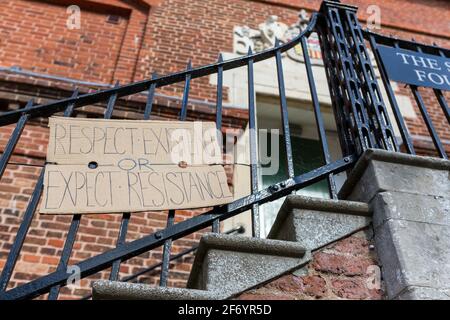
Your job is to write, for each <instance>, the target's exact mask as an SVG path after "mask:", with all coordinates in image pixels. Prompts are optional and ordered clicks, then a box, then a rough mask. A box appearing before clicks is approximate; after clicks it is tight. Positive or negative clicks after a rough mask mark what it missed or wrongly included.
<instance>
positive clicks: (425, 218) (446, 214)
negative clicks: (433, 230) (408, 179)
mask: <svg viewBox="0 0 450 320" xmlns="http://www.w3.org/2000/svg"><path fill="white" fill-rule="evenodd" d="M373 207H374V209H375V210H376V212H377V214H376V215H375V216H374V218H373V224H374V227H375V228H377V227H379V226H380V225H382V224H383V223H384V222H386V221H387V220H391V219H401V220H409V221H415V222H423V223H432V224H440V225H445V226H449V227H450V198H444V197H440V196H427V195H418V194H410V193H403V192H402V193H398V192H382V193H379V194H378V195H377V196H376V197H375V198H374V201H373Z"/></svg>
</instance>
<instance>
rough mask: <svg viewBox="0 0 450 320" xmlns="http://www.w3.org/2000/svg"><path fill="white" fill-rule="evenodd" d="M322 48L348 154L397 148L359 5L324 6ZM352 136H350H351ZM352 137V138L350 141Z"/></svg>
mask: <svg viewBox="0 0 450 320" xmlns="http://www.w3.org/2000/svg"><path fill="white" fill-rule="evenodd" d="M320 11H321V14H322V21H321V22H322V24H321V27H320V29H319V30H320V33H321V37H320V39H321V47H322V53H323V56H324V61H325V68H326V71H327V72H326V74H327V77H328V78H329V80H328V81H329V85H330V92H331V93H332V94H331V98H332V102H333V108H334V110H335V113H336V112H337V113H338V115H337V116H336V120H337V121H340V122H341V123H338V128H339V130H344V132H340V136H341V143H342V142H345V145H343V150H344V153H347V152H352V151H356V152H357V153H358V154H360V153H362V152H363V151H365V150H366V149H368V148H381V149H386V150H392V151H397V150H398V144H397V141H396V139H395V135H394V130H393V128H392V125H391V122H390V120H389V117H388V114H387V111H386V106H385V104H384V102H383V98H382V96H381V90H380V88H379V86H378V82H377V80H376V76H375V73H374V69H373V66H372V64H371V61H370V57H369V55H368V50H367V47H366V44H365V42H364V38H363V35H362V29H361V25H360V24H359V22H358V20H357V17H356V12H357V7H354V6H349V5H345V4H341V3H339V2H335V1H324V2H323V3H322V6H321V9H320ZM349 138H350V139H349ZM349 140H350V141H351V142H350V143H349Z"/></svg>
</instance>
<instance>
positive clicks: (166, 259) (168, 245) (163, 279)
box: [159, 61, 192, 287]
mask: <svg viewBox="0 0 450 320" xmlns="http://www.w3.org/2000/svg"><path fill="white" fill-rule="evenodd" d="M186 70H188V71H190V70H192V65H191V61H189V62H188V64H187V68H186ZM190 84H191V74H190V73H189V72H188V73H187V74H186V78H185V81H184V90H183V100H182V102H181V111H180V121H186V118H187V107H188V101H189V89H190ZM174 220H175V210H169V213H168V215H167V224H166V228H168V227H171V226H172V225H173V223H174ZM171 249H172V239H168V240H167V241H166V242H164V247H163V257H162V267H161V276H160V279H159V285H160V286H161V287H166V286H167V279H168V277H169V267H170V251H171Z"/></svg>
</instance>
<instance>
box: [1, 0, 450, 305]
mask: <svg viewBox="0 0 450 320" xmlns="http://www.w3.org/2000/svg"><path fill="white" fill-rule="evenodd" d="M313 32H315V33H317V34H318V36H319V38H320V43H321V48H322V55H323V61H324V69H325V72H326V76H327V80H328V85H329V91H330V97H331V101H332V107H333V113H334V116H335V120H336V126H337V131H338V134H339V140H340V144H341V149H342V157H341V158H340V159H338V160H336V161H332V160H331V156H330V151H329V146H328V142H327V137H326V134H325V125H324V121H323V115H322V112H321V109H320V103H319V99H318V95H317V90H316V82H315V79H314V75H313V71H312V64H311V60H310V57H309V55H308V50H307V49H308V43H307V41H306V40H307V38H308V37H309V36H310V35H311V34H312V33H313ZM366 40H367V41H369V42H370V44H371V46H372V50H373V51H374V53H375V57H376V61H377V63H378V65H379V70H380V73H381V77H382V80H383V84H384V86H385V89H386V90H387V93H388V98H389V102H390V104H391V107H392V110H393V113H394V116H395V120H396V121H397V124H398V127H399V130H400V134H401V138H402V141H403V145H404V146H405V148H406V150H407V152H408V153H411V154H414V149H413V143H412V141H411V138H410V136H409V134H408V130H407V127H406V124H405V122H404V120H403V118H402V115H401V112H400V109H399V107H398V105H397V103H396V100H395V95H394V92H393V90H392V87H391V85H390V83H389V79H388V78H387V76H386V73H385V72H384V70H383V65H382V63H381V60H380V58H379V56H378V54H377V45H380V44H383V45H392V44H395V43H398V45H399V46H400V47H408V48H409V47H410V46H413V45H412V44H411V43H410V42H405V41H400V40H397V39H392V38H387V37H384V36H380V35H376V34H374V33H370V32H367V31H366V32H363V31H362V29H361V26H360V24H359V22H358V21H357V19H356V8H355V7H352V6H347V5H342V4H340V3H337V2H331V1H324V2H323V4H322V7H321V10H320V12H318V13H314V14H313V15H312V17H311V20H310V22H309V24H308V26H307V27H306V29H305V30H304V31H302V32H301V33H300V34H299V35H298V36H297V37H295V38H294V39H292V40H291V41H289V42H287V43H280V42H279V41H276V43H275V46H274V47H273V48H271V49H268V50H265V51H262V52H258V53H253V52H252V51H249V52H248V54H247V55H245V56H243V57H240V58H236V59H231V60H227V61H223V59H222V57H221V56H219V59H218V61H217V62H216V63H213V64H210V65H207V66H202V67H196V68H193V67H192V66H191V64H190V63H189V64H188V66H187V68H186V70H184V71H182V72H178V73H174V74H170V75H165V76H159V75H155V74H154V75H153V76H152V78H151V79H150V80H145V81H141V82H137V83H133V84H127V85H119V84H117V85H116V86H115V87H114V88H111V89H107V90H101V91H98V92H95V93H88V94H83V95H80V94H79V93H78V91H77V90H75V91H74V93H73V95H72V96H71V97H70V98H67V99H62V100H59V101H56V102H52V103H47V104H42V105H34V104H33V102H32V101H30V102H29V103H28V104H27V106H26V107H25V108H23V109H20V110H15V111H10V112H5V113H3V114H2V115H0V126H5V125H10V124H16V127H15V129H14V131H13V133H12V134H11V137H10V140H9V142H8V144H7V145H6V147H5V149H4V152H3V155H2V156H1V159H0V176H1V175H3V173H4V171H5V168H6V166H7V165H8V163H9V161H10V158H11V156H12V154H13V152H14V148H15V146H16V144H17V142H18V140H19V138H20V135H21V133H22V131H23V129H24V127H25V125H26V124H27V122H28V121H29V120H30V119H33V118H36V117H48V116H51V115H52V114H55V113H58V112H64V116H66V117H70V116H71V115H72V113H73V111H74V110H76V109H78V108H82V107H84V106H88V105H92V104H101V103H105V102H106V109H105V112H104V118H105V119H109V118H111V117H112V116H113V112H114V107H115V104H116V101H117V100H118V99H120V98H122V97H125V96H130V95H133V94H136V93H141V92H146V93H147V101H146V106H145V109H144V113H143V119H145V120H149V119H151V115H152V107H153V105H154V101H153V100H154V95H155V90H156V89H158V88H162V87H165V86H169V85H173V84H177V83H183V84H184V90H183V98H182V103H181V109H180V113H179V120H182V121H185V120H186V119H187V114H188V103H189V91H190V83H191V81H192V80H193V79H197V78H200V77H206V76H209V75H212V74H216V75H217V101H216V110H215V112H216V126H217V128H218V129H220V128H222V111H223V108H222V105H223V103H222V98H223V94H222V93H223V73H224V72H226V71H227V70H230V69H234V68H239V67H246V68H247V76H248V111H249V119H248V122H249V129H250V136H249V141H250V143H249V148H250V150H249V152H250V160H251V162H250V175H251V180H250V181H251V194H250V195H248V196H245V197H243V198H241V199H238V200H236V201H234V202H232V203H230V204H228V205H223V206H218V207H215V208H213V209H211V210H210V211H208V212H206V213H203V214H200V215H198V216H194V217H192V218H190V219H188V220H185V221H182V222H179V223H174V217H175V215H176V211H175V210H170V211H169V213H168V216H167V224H166V227H165V228H163V229H162V230H159V231H157V232H155V233H153V234H148V235H146V236H143V237H142V238H140V239H137V240H133V241H130V242H126V235H127V231H128V225H129V220H130V213H128V212H126V213H123V216H122V220H121V224H120V228H119V232H118V237H117V240H116V247H115V248H114V249H111V250H109V251H106V252H104V253H101V254H98V255H96V256H93V257H91V258H89V259H86V260H84V261H82V262H80V263H78V264H77V266H78V268H79V270H80V276H81V278H85V277H88V276H89V275H92V274H95V273H97V272H99V271H102V270H105V269H108V268H111V272H110V279H111V280H117V279H119V277H118V275H119V268H120V265H121V263H123V262H124V261H127V260H128V259H130V258H133V257H136V256H138V255H140V254H142V253H144V252H148V251H150V250H153V249H155V248H158V247H161V246H162V247H163V255H162V260H161V263H160V264H158V266H160V267H161V276H160V285H161V286H166V285H167V279H168V274H169V266H170V260H171V254H170V252H171V247H172V241H174V240H177V239H179V238H182V237H184V236H186V235H189V234H192V233H194V232H197V231H199V230H202V229H204V228H207V227H208V228H212V231H213V232H219V222H220V221H223V220H226V219H229V218H231V217H233V216H235V215H237V214H239V213H242V212H244V211H247V210H251V212H252V233H253V236H258V235H259V215H258V210H259V206H260V205H262V204H264V203H267V202H270V201H273V200H276V199H279V198H281V197H284V196H286V195H288V194H290V193H292V192H294V191H296V190H299V189H302V188H305V187H307V186H309V185H311V184H314V183H316V182H318V181H321V180H326V181H327V182H328V187H329V194H330V198H334V199H336V198H337V190H336V183H335V181H334V175H335V174H338V173H340V172H343V171H346V170H348V169H350V168H351V167H352V166H353V165H354V164H355V162H356V161H357V160H358V158H359V156H360V155H361V153H362V152H363V151H364V150H366V149H368V148H380V149H386V150H391V151H400V144H399V143H398V141H397V138H396V137H395V134H394V130H393V127H392V125H391V122H390V120H389V116H388V112H387V107H386V105H385V103H384V101H383V99H382V95H381V89H380V87H379V84H378V81H377V79H376V76H375V71H374V68H373V66H372V63H371V60H370V57H369V54H368V50H367V47H366V44H365V41H366ZM297 45H299V46H301V48H302V49H303V50H302V51H303V58H304V67H305V68H306V75H307V78H308V86H309V89H310V94H311V101H312V107H313V111H314V115H315V120H316V125H317V131H318V136H319V139H320V142H321V144H320V145H321V148H322V154H323V158H324V164H323V165H322V166H319V167H317V168H315V169H314V170H311V171H309V172H307V173H304V174H301V175H295V173H294V165H293V164H294V161H295V157H294V155H293V153H292V147H291V141H290V137H291V136H290V127H289V115H288V107H287V101H286V92H285V84H284V75H283V64H282V54H283V53H285V52H286V51H287V50H290V49H292V48H293V47H294V46H297ZM414 48H416V49H417V50H418V49H419V48H420V49H423V50H425V51H427V52H429V53H433V54H439V55H444V56H446V57H448V56H449V51H448V50H445V49H440V48H435V47H428V46H423V45H419V44H414ZM430 48H433V49H432V50H431V49H430ZM267 59H275V62H276V71H277V79H278V89H279V97H280V113H281V122H282V126H281V127H282V133H283V139H284V140H283V146H282V147H283V148H284V151H285V154H286V159H284V161H285V162H286V168H287V169H288V170H287V172H288V175H287V177H286V179H285V180H282V181H279V182H278V183H276V184H273V185H271V186H270V187H267V188H264V189H261V188H260V186H259V185H258V174H259V172H258V165H257V164H258V142H257V136H256V131H255V129H256V128H257V124H256V105H255V87H254V69H253V68H254V64H256V63H258V62H259V61H263V60H267ZM300 67H302V64H299V68H300ZM303 85H306V84H303V83H299V84H298V86H303ZM412 90H413V93H414V94H415V96H416V99H417V102H418V104H419V107H420V110H421V112H422V115H423V116H424V118H425V121H426V123H427V127H428V128H429V130H430V132H431V133H432V137H433V141H434V142H435V145H436V147H437V149H438V151H439V154H440V156H441V157H443V158H445V157H446V155H445V151H444V149H443V147H442V143H441V142H440V140H439V138H438V136H437V133H436V130H435V129H434V128H433V125H432V123H431V120H430V119H429V117H427V113H426V108H425V106H424V104H423V101H422V99H421V97H420V95H419V94H418V91H417V88H412ZM436 96H437V98H438V102H439V103H440V105H441V106H442V108H443V110H444V112H445V115H446V117H447V120H448V119H449V110H448V106H447V104H446V101H445V97H444V96H443V94H442V92H440V91H436ZM295 156H298V155H295ZM43 177H44V170H42V171H41V174H40V176H39V178H38V181H37V184H36V187H35V189H34V191H33V193H32V196H31V199H30V201H29V203H28V206H27V208H26V210H25V213H24V216H23V219H22V222H21V224H20V227H19V229H18V231H17V235H16V237H15V239H14V241H13V244H12V246H11V249H10V252H9V254H8V257H7V260H6V263H5V266H4V268H3V270H2V274H1V276H0V298H1V299H26V298H28V299H29V298H34V297H37V296H39V295H42V294H45V293H49V296H48V298H49V299H56V298H58V295H59V291H60V288H61V286H64V285H65V284H66V283H67V280H68V278H69V276H70V274H68V273H67V267H68V263H69V257H70V255H71V253H72V251H73V248H74V242H75V239H76V235H77V232H78V228H79V226H80V221H81V219H82V216H81V215H79V214H75V215H73V218H72V222H71V224H70V227H69V230H68V234H67V238H66V240H65V244H64V247H63V250H62V254H61V256H60V260H59V264H58V267H57V269H56V270H55V271H54V272H52V273H50V274H48V275H45V276H42V277H39V278H37V279H35V280H32V281H30V282H28V283H25V284H23V285H20V286H18V287H15V288H12V289H10V290H7V286H8V283H9V281H10V278H11V276H12V274H13V271H14V267H15V264H16V262H17V260H18V258H19V254H20V251H21V248H22V247H23V244H24V241H25V237H26V235H27V232H28V229H29V228H30V225H31V222H32V220H33V217H34V214H35V211H36V208H37V204H38V201H39V199H40V196H41V192H42V187H43Z"/></svg>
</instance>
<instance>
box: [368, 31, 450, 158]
mask: <svg viewBox="0 0 450 320" xmlns="http://www.w3.org/2000/svg"><path fill="white" fill-rule="evenodd" d="M364 38H365V39H366V40H367V41H369V43H370V47H371V49H372V52H373V53H374V56H375V59H376V62H377V64H378V66H379V70H380V76H381V79H382V81H383V84H384V87H385V89H386V93H387V96H388V99H389V102H390V104H391V106H392V111H393V114H394V117H395V120H396V122H397V126H398V128H399V131H400V134H401V138H402V141H403V145H404V147H405V150H406V152H407V153H409V154H413V155H414V154H416V152H415V150H414V144H413V141H412V138H411V136H410V134H409V132H408V129H407V126H406V124H405V120H404V119H403V116H402V114H401V112H400V108H399V106H398V102H397V100H396V98H395V94H394V91H393V89H392V85H391V83H390V80H389V78H388V76H387V72H386V67H385V66H384V64H383V61H382V59H381V55H380V52H379V50H378V48H379V46H387V47H394V48H401V49H406V50H410V51H415V52H421V53H427V54H431V55H434V56H437V57H446V58H449V57H450V50H448V49H444V48H440V47H438V46H436V45H434V46H430V45H425V44H420V43H417V42H415V41H407V40H401V39H397V38H395V37H392V36H389V37H388V36H384V35H380V34H377V33H373V32H370V31H368V30H366V31H365V32H364ZM409 87H410V90H411V92H412V95H413V96H414V99H415V101H416V103H417V106H418V108H419V111H420V114H421V116H422V119H423V121H424V122H425V125H426V127H427V130H428V132H429V134H430V137H431V139H432V141H433V144H434V146H435V148H436V151H437V153H438V155H439V157H441V158H443V159H448V155H447V153H446V150H445V146H444V144H443V143H442V141H441V139H440V138H439V134H438V132H437V130H436V128H435V126H434V125H433V121H432V120H431V117H430V115H429V112H428V111H427V107H426V105H425V103H424V100H423V98H422V95H421V93H420V91H419V88H418V87H417V86H415V85H409ZM433 91H434V94H435V96H436V102H437V104H439V106H440V107H441V109H442V112H443V114H442V116H444V117H445V118H446V119H447V123H448V124H450V109H449V107H448V104H447V102H446V99H445V97H444V94H443V92H442V90H438V89H433Z"/></svg>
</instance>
